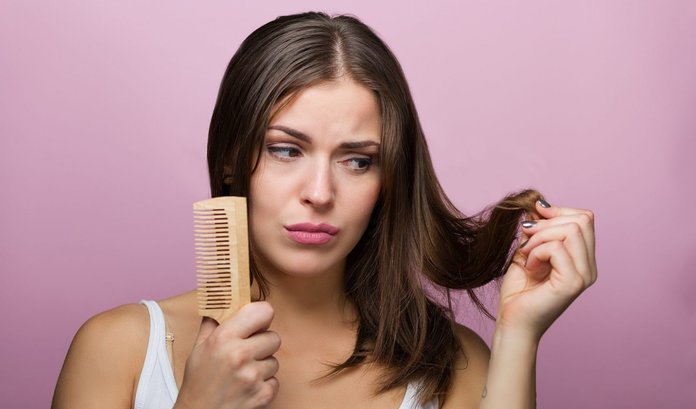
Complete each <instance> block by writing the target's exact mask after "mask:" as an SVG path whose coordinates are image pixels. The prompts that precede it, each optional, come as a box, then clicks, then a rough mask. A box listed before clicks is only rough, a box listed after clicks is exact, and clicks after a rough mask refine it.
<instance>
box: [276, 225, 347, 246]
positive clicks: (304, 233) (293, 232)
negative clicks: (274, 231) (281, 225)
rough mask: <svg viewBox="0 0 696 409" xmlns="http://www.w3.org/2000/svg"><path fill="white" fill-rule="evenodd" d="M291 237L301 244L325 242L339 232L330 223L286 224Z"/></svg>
mask: <svg viewBox="0 0 696 409" xmlns="http://www.w3.org/2000/svg"><path fill="white" fill-rule="evenodd" d="M285 230H287V232H288V235H289V236H290V238H291V239H292V240H293V241H295V242H296V243H299V244H313V245H319V244H325V243H328V242H329V241H330V240H331V239H333V238H334V236H335V235H336V234H337V233H338V228H337V227H334V226H332V225H330V224H326V223H321V224H312V223H297V224H291V225H289V226H285Z"/></svg>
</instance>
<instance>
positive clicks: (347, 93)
mask: <svg viewBox="0 0 696 409" xmlns="http://www.w3.org/2000/svg"><path fill="white" fill-rule="evenodd" d="M275 111H276V112H275V113H274V115H273V116H272V118H271V121H270V125H271V126H272V125H284V126H288V127H292V128H294V129H298V130H301V131H303V132H306V133H308V134H310V135H316V136H319V135H333V136H337V135H342V136H345V137H348V136H361V137H362V138H369V139H373V140H375V139H376V140H379V139H380V134H381V123H382V120H381V115H380V109H379V101H378V99H377V96H376V95H375V93H374V92H373V91H372V90H370V89H368V88H367V87H366V86H364V85H362V84H359V83H357V82H355V81H353V80H351V79H340V80H337V81H326V82H321V83H319V84H316V85H312V86H310V87H307V88H304V89H302V90H300V91H298V92H296V93H294V94H293V95H292V96H290V97H289V98H287V99H285V100H283V101H281V102H280V103H279V104H277V108H276V110H275Z"/></svg>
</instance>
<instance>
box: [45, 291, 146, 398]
mask: <svg viewBox="0 0 696 409" xmlns="http://www.w3.org/2000/svg"><path fill="white" fill-rule="evenodd" d="M148 337H149V315H148V312H147V309H146V308H145V306H143V305H139V304H129V305H123V306H120V307H117V308H114V309H111V310H109V311H105V312H102V313H100V314H97V315H95V316H94V317H92V318H90V319H89V320H87V321H86V322H85V323H84V324H83V325H82V326H81V327H80V329H79V330H78V331H77V334H75V337H74V338H73V341H72V343H71V344H70V349H69V350H68V354H67V356H66V358H65V363H64V364H63V368H62V370H61V373H60V376H59V378H58V383H57V385H56V390H55V394H54V397H53V408H63V407H68V406H70V407H101V408H126V407H130V406H131V405H132V394H133V390H134V385H135V381H136V379H137V376H138V374H139V372H140V368H141V367H142V363H143V361H144V359H145V351H146V349H147V340H148Z"/></svg>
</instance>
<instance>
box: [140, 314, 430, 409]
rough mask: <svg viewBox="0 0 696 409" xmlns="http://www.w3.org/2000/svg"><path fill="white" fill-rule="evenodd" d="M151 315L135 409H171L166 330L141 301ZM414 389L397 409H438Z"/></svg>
mask: <svg viewBox="0 0 696 409" xmlns="http://www.w3.org/2000/svg"><path fill="white" fill-rule="evenodd" d="M140 303H141V304H145V306H146V307H147V310H148V312H149V313H150V339H149V340H148V343H147V352H146V354H145V362H144V363H143V369H142V371H141V372H140V379H139V380H138V386H137V389H136V391H135V404H134V408H135V409H172V407H173V406H174V402H176V397H177V395H178V394H179V390H178V389H177V387H176V381H175V380H174V372H173V371H172V365H171V362H170V361H169V354H168V353H167V341H166V336H167V329H166V325H165V323H164V314H163V313H162V309H160V307H159V305H158V304H157V303H156V302H155V301H147V300H143V301H140ZM416 388H417V387H416V385H414V384H412V383H409V384H408V386H407V387H406V393H405V394H404V400H403V401H402V402H401V406H399V409H437V408H438V400H437V398H433V399H432V400H430V401H428V403H427V404H426V405H425V406H421V405H419V404H418V401H417V400H416V393H417V389H416Z"/></svg>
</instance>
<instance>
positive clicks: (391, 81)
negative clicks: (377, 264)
mask: <svg viewBox="0 0 696 409" xmlns="http://www.w3.org/2000/svg"><path fill="white" fill-rule="evenodd" d="M346 79H350V80H351V81H353V82H355V83H357V84H360V85H362V86H364V87H366V88H367V89H369V90H371V91H372V92H373V93H374V95H375V97H376V99H377V104H378V107H379V112H380V117H381V128H382V129H381V138H380V139H381V147H380V154H379V155H380V157H379V163H380V170H381V178H382V183H381V186H382V191H381V194H380V199H379V201H378V203H377V209H379V210H380V211H388V212H390V217H388V218H389V219H390V220H392V221H395V220H397V219H399V218H401V220H402V221H403V220H404V219H403V218H408V217H409V215H408V214H407V213H409V212H407V211H404V209H406V208H407V207H410V206H411V204H410V202H411V201H412V200H413V198H414V195H413V193H412V191H413V188H414V186H415V185H419V184H423V183H427V182H424V179H427V177H428V176H430V177H431V178H432V175H424V173H427V172H422V170H423V169H424V168H425V169H426V171H427V169H430V166H422V165H423V163H422V162H424V161H425V162H428V163H427V165H429V157H428V156H427V148H426V147H425V142H424V139H423V137H422V133H421V132H420V125H419V124H418V120H417V117H416V113H415V109H414V105H413V101H412V99H411V96H410V92H409V90H408V86H407V83H406V80H405V77H404V75H403V72H402V70H401V67H400V66H399V63H398V61H397V60H396V58H395V57H394V55H393V54H392V53H391V51H390V50H389V49H388V47H387V46H386V45H385V44H384V42H382V41H381V40H380V39H379V38H378V37H377V35H376V34H375V33H374V32H372V30H370V28H368V27H367V26H366V25H364V24H363V23H361V22H360V21H358V20H357V19H355V18H353V17H349V16H337V17H333V18H332V17H329V16H327V15H325V14H322V13H304V14H298V15H291V16H283V17H279V18H277V19H276V20H273V21H271V22H269V23H267V24H265V25H264V26H262V27H260V28H259V29H257V30H256V31H254V32H253V33H252V34H251V35H250V36H249V37H248V38H247V39H246V40H245V41H244V42H243V43H242V45H241V46H240V48H239V50H238V51H237V52H236V53H235V55H234V56H233V58H232V60H231V61H230V63H229V65H228V67H227V70H226V72H225V75H224V78H223V80H222V84H221V86H220V91H219V95H218V100H217V103H216V106H215V110H214V112H213V116H212V120H211V124H210V132H209V140H208V166H209V174H210V184H211V194H212V196H213V197H215V196H221V195H233V196H249V193H250V181H251V175H252V173H253V172H254V170H255V169H256V166H257V165H258V160H259V157H260V154H261V153H262V152H263V146H264V139H265V135H266V132H267V130H268V126H269V124H270V121H271V118H272V117H273V115H274V114H275V113H276V112H279V111H280V110H281V109H282V108H283V107H284V106H285V105H286V104H288V103H290V102H291V101H292V100H293V98H294V97H295V96H296V95H297V94H298V93H299V91H301V90H304V89H307V88H309V87H311V86H313V85H316V84H319V83H322V82H330V81H339V80H346ZM419 172H420V173H419ZM435 183H436V182H435ZM249 199H250V201H252V202H253V200H254V198H253V197H249ZM373 219H384V217H381V216H380V217H379V218H378V217H373ZM377 227H378V226H377V224H376V223H374V222H373V223H371V225H370V227H368V231H367V233H368V235H369V236H370V237H371V241H372V243H370V246H364V247H363V250H364V249H366V248H372V249H373V250H374V249H375V248H376V247H377V241H378V240H377V239H378V238H377V237H376V234H375V231H374V230H375V229H376V228H377ZM387 233H388V232H387ZM361 252H363V251H362V250H361ZM256 278H259V277H256Z"/></svg>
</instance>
